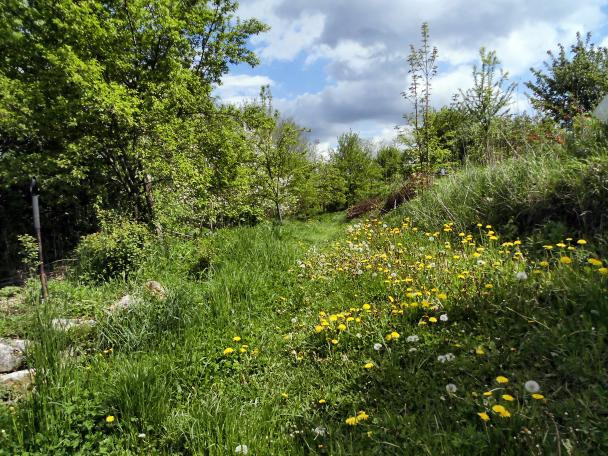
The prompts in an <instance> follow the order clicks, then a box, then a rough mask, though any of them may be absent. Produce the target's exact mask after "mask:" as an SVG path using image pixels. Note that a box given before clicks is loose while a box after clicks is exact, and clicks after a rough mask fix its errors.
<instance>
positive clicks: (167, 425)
mask: <svg viewBox="0 0 608 456" xmlns="http://www.w3.org/2000/svg"><path fill="white" fill-rule="evenodd" d="M541 160H542V158H541ZM547 165H548V164H547ZM509 166H514V167H517V165H516V164H512V165H509ZM518 169H520V168H518ZM520 171H521V172H522V173H524V174H525V173H526V171H525V169H524V168H521V169H520ZM472 173H477V174H475V176H473V175H472V177H470V179H473V180H475V179H478V178H479V173H481V171H479V170H478V171H472ZM465 176H468V174H465ZM465 179H469V177H465ZM446 182H447V184H443V185H446V186H449V185H455V184H453V183H452V182H451V181H446ZM530 182H531V180H530ZM545 184H546V183H544V184H542V185H543V186H544V185H545ZM496 185H498V184H496ZM504 185H505V186H506V184H504ZM538 185H539V186H540V185H541V183H539V184H538ZM504 188H506V187H504ZM450 191H452V192H456V193H457V192H458V191H460V190H459V187H458V186H453V187H452V189H451V190H450ZM521 191H524V190H523V189H521ZM431 192H438V193H437V194H439V192H443V193H440V195H441V196H442V197H445V198H448V197H450V198H453V201H456V200H457V197H456V196H450V193H449V191H448V190H446V189H445V188H441V189H439V188H437V189H436V190H432V191H429V192H427V193H425V195H423V196H422V198H421V199H420V200H419V201H417V202H416V201H414V202H413V203H410V205H408V206H407V207H408V208H407V209H405V210H406V211H412V213H413V214H417V216H418V215H419V216H420V220H421V221H420V222H418V219H417V218H416V219H414V218H409V219H408V218H407V217H408V216H407V214H405V213H402V214H401V216H399V215H394V214H393V215H391V216H390V218H387V219H386V220H368V221H361V222H359V223H357V224H353V225H346V224H345V223H344V221H343V220H342V219H341V216H333V217H329V216H328V217H324V218H322V219H319V220H314V221H310V222H288V223H287V224H285V226H283V227H275V226H272V225H260V226H257V227H253V228H237V229H230V230H223V231H219V232H217V233H215V234H214V235H212V236H210V237H208V238H206V239H202V240H192V241H183V240H182V241H178V240H168V243H167V245H166V246H159V247H158V248H157V250H155V251H154V252H152V253H151V254H150V256H149V257H148V261H147V262H146V263H145V264H144V265H143V266H142V267H141V269H140V270H139V271H137V272H136V273H134V274H133V275H132V276H131V277H130V279H129V282H128V283H123V282H120V281H114V282H110V283H107V284H104V285H102V286H101V287H92V286H89V285H86V284H79V283H77V282H76V281H75V279H70V280H66V281H64V282H52V283H51V297H52V299H51V300H50V301H49V302H48V303H47V305H46V306H42V305H40V304H38V306H37V307H33V306H32V307H30V309H37V312H34V313H31V311H30V314H28V315H29V318H30V319H31V321H32V325H31V326H30V327H28V334H27V335H28V336H29V337H31V338H32V339H33V340H35V341H36V344H35V345H34V346H33V347H32V349H31V350H30V353H29V358H30V363H31V364H32V365H35V366H36V367H37V369H38V374H37V377H36V387H35V391H33V392H32V393H31V394H30V395H28V396H27V397H24V398H23V399H22V400H21V401H20V402H19V403H18V405H17V406H16V407H15V408H14V409H7V408H0V429H3V430H4V433H1V434H0V443H1V445H0V454H28V455H32V454H54V455H64V454H65V455H67V454H120V455H122V454H125V455H129V454H133V455H135V454H146V455H149V454H184V455H199V454H200V455H231V454H235V450H236V448H237V447H238V445H247V447H248V448H249V454H259V455H275V454H286V455H287V454H289V455H291V454H332V455H351V454H365V455H374V454H382V455H384V454H430V455H436V454H446V455H453V454H466V455H475V454H480V455H481V454H513V455H517V454H539V455H540V454H560V453H561V454H602V453H605V452H608V425H607V424H606V415H607V414H608V409H607V406H606V404H608V400H607V399H608V397H607V396H608V395H607V393H606V386H607V384H608V369H607V366H606V363H605V359H606V340H607V338H606V335H607V328H608V319H607V318H608V317H607V315H608V302H607V298H606V296H607V294H606V291H607V287H608V275H606V272H608V271H607V270H606V269H605V268H606V259H605V258H601V256H600V253H601V252H600V251H598V250H597V245H596V244H594V243H593V242H592V239H591V238H589V239H587V240H588V241H589V242H588V243H587V244H584V243H580V244H579V243H577V240H578V238H577V237H574V236H573V237H572V239H570V240H568V239H566V238H567V235H564V236H563V237H562V238H560V239H557V240H552V248H551V249H549V248H542V246H541V247H540V248H539V246H538V245H537V244H538V242H537V240H535V239H530V240H524V241H523V242H521V243H520V242H519V241H518V242H514V241H516V239H514V238H509V236H508V235H505V236H504V238H503V236H502V233H501V231H502V230H501V227H500V226H497V227H494V226H492V227H490V228H486V227H485V220H484V225H483V226H482V227H477V226H476V225H475V224H476V223H477V221H481V219H480V217H481V215H483V213H480V212H478V210H476V209H473V210H471V212H466V211H468V209H466V208H462V209H460V210H461V212H460V213H453V212H452V213H451V215H452V216H454V218H453V219H452V217H450V218H449V219H448V218H447V217H445V224H442V223H439V225H438V226H437V223H438V222H437V220H438V217H440V216H444V215H443V213H441V212H439V213H437V215H436V216H435V218H434V219H431V218H430V216H429V215H428V214H430V211H431V210H432V209H423V202H424V201H426V202H430V201H433V198H431V195H432V193H431ZM516 195H518V193H517V192H515V193H514V194H513V195H512V196H513V197H515V196H516ZM443 201H444V203H445V201H446V200H445V199H444V200H443ZM522 204H523V203H522ZM446 206H448V207H456V205H455V203H450V205H447V204H446ZM424 211H427V212H424ZM425 214H426V215H425ZM467 214H470V215H467ZM425 217H427V218H425ZM467 217H468V218H467ZM450 219H452V220H454V221H455V222H456V221H457V220H461V223H462V226H465V225H466V226H467V228H468V229H466V230H465V229H464V228H462V231H461V226H457V224H456V223H449V220H450ZM414 220H415V221H414ZM471 224H472V225H473V226H472V227H471V226H470V225H471ZM506 228H507V231H508V228H509V226H508V224H507V226H506ZM427 230H428V231H427ZM494 231H495V232H496V233H494ZM461 232H462V235H461V234H460V233H461ZM495 237H497V239H495ZM556 241H563V244H562V243H561V242H560V243H559V244H560V245H558V244H557V242H556ZM565 258H567V259H565ZM590 259H592V260H597V261H599V262H601V264H598V263H597V261H592V262H591V263H590V262H589V260H590ZM545 262H546V263H545ZM592 263H594V264H592ZM147 280H158V281H159V282H161V283H162V284H163V286H164V287H166V289H167V296H166V297H165V298H164V299H162V298H159V297H157V296H154V295H152V294H151V293H148V292H147V291H146V289H145V287H144V285H143V284H144V283H145V281H147ZM33 288H34V286H32V289H31V292H32V294H34V293H33ZM125 293H129V294H131V295H132V296H135V297H136V298H137V299H138V300H139V302H140V304H139V305H138V306H136V307H135V308H133V309H131V310H128V311H126V312H123V313H119V314H116V315H108V314H107V312H105V309H106V308H107V307H108V306H109V305H110V304H111V303H112V302H114V301H115V300H116V299H118V298H120V297H121V296H122V295H124V294H125ZM30 303H31V301H30ZM58 315H61V316H86V317H94V318H96V319H97V321H98V324H97V325H96V326H95V327H93V328H92V329H90V330H83V331H73V332H70V333H68V334H63V333H58V332H56V331H53V330H51V329H50V328H49V325H48V321H49V319H50V318H52V317H53V316H58ZM340 325H343V326H340ZM411 336H416V337H411ZM227 349H231V350H232V351H231V350H227ZM68 350H71V351H72V353H73V354H74V355H76V356H66V352H67V351H68ZM446 355H449V356H447V360H446ZM452 357H453V359H452ZM442 360H443V362H442ZM500 377H505V378H506V379H507V380H508V382H506V383H499V382H498V380H497V379H499V378H500ZM528 380H534V381H536V382H538V384H539V385H540V391H539V394H542V396H543V397H542V398H538V399H535V398H534V397H533V396H532V395H531V393H530V392H527V391H526V390H525V388H524V383H525V382H526V381H528ZM448 385H454V386H448ZM454 388H455V389H454ZM448 390H449V391H448ZM484 393H489V394H487V395H484ZM504 395H507V396H504ZM505 397H506V399H505ZM508 399H513V400H508ZM497 405H500V406H502V407H503V408H502V409H501V408H497V409H493V407H494V406H497ZM496 410H498V412H497V411H496ZM507 412H508V414H510V416H509V417H506V416H505V417H501V413H502V414H503V415H506V414H507ZM479 413H487V415H488V418H489V420H488V421H484V420H482V419H481V417H480V416H479V415H478V414H479ZM108 417H112V418H111V419H109V420H108ZM110 421H111V422H110Z"/></svg>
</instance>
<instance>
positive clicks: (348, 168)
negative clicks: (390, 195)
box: [331, 132, 380, 206]
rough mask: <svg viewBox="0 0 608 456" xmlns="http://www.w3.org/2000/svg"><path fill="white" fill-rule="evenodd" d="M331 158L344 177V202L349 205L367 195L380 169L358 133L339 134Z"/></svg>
mask: <svg viewBox="0 0 608 456" xmlns="http://www.w3.org/2000/svg"><path fill="white" fill-rule="evenodd" d="M331 159H332V162H333V164H334V165H335V166H336V168H337V170H338V171H339V173H340V176H341V177H342V179H344V182H345V187H346V192H345V197H346V204H347V205H348V206H350V205H352V204H353V203H355V202H356V201H357V200H358V199H360V198H362V197H364V196H368V194H369V193H370V192H371V190H372V185H373V183H374V181H377V180H378V178H379V176H380V169H379V167H378V165H377V164H376V163H374V161H373V160H372V156H371V152H370V150H369V147H366V145H365V144H364V142H363V141H362V140H361V138H360V137H359V135H358V134H356V133H353V132H349V133H343V134H342V135H340V136H339V137H338V148H337V149H336V151H334V152H333V153H332V157H331Z"/></svg>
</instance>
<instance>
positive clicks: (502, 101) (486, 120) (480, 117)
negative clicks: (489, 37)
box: [459, 47, 516, 160]
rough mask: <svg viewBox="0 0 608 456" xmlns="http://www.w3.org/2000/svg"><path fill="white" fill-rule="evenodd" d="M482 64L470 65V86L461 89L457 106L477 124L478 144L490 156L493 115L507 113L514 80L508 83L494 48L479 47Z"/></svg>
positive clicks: (494, 117)
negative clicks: (471, 71) (471, 70)
mask: <svg viewBox="0 0 608 456" xmlns="http://www.w3.org/2000/svg"><path fill="white" fill-rule="evenodd" d="M479 57H480V60H481V67H477V65H475V66H474V67H473V87H472V88H470V89H468V90H467V91H466V92H464V91H462V90H460V101H459V106H460V107H461V108H462V109H463V111H464V112H465V113H466V114H467V115H468V116H470V118H471V119H472V120H473V121H474V122H475V124H476V125H477V127H478V132H479V133H478V135H479V145H480V147H481V150H482V154H483V157H484V158H485V159H486V160H491V159H492V150H491V149H492V147H491V146H492V145H491V129H492V126H493V125H494V123H495V121H496V119H498V118H500V117H504V116H506V115H508V113H509V105H510V104H511V96H512V95H513V91H514V90H515V87H516V84H515V83H512V84H508V85H507V81H508V79H509V75H508V73H506V72H504V71H503V70H502V68H500V69H499V65H500V60H498V57H496V52H495V51H489V52H486V50H485V48H483V47H482V48H481V49H480V50H479Z"/></svg>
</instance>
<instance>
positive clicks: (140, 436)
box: [137, 432, 146, 439]
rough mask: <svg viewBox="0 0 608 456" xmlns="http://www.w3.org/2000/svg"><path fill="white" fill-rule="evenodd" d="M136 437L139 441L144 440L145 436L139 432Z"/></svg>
mask: <svg viewBox="0 0 608 456" xmlns="http://www.w3.org/2000/svg"><path fill="white" fill-rule="evenodd" d="M137 437H138V438H140V439H145V438H146V434H144V433H143V432H140V433H139V434H137Z"/></svg>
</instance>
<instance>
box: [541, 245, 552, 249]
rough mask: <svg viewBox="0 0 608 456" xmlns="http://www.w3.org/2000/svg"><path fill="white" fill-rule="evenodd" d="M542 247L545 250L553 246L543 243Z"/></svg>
mask: <svg viewBox="0 0 608 456" xmlns="http://www.w3.org/2000/svg"><path fill="white" fill-rule="evenodd" d="M543 248H544V249H545V250H551V249H552V248H553V246H552V245H549V244H548V245H543Z"/></svg>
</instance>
